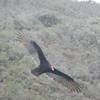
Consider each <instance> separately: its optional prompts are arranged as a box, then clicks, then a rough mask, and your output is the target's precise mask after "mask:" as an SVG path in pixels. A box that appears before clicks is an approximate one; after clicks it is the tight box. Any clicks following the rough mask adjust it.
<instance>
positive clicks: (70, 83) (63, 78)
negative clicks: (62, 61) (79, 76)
mask: <svg viewBox="0 0 100 100" xmlns="http://www.w3.org/2000/svg"><path fill="white" fill-rule="evenodd" d="M46 74H47V75H48V76H50V77H51V78H53V79H54V80H55V81H57V82H58V83H60V84H62V85H63V86H65V87H67V88H68V89H69V90H71V91H74V92H75V91H76V92H81V86H80V85H79V84H78V83H77V82H76V81H75V80H74V79H73V78H71V77H70V76H68V75H67V74H64V73H62V72H60V71H59V70H57V69H55V71H50V72H47V73H46Z"/></svg>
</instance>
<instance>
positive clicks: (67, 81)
mask: <svg viewBox="0 0 100 100" xmlns="http://www.w3.org/2000/svg"><path fill="white" fill-rule="evenodd" d="M19 36H20V37H19V38H20V40H21V42H23V44H24V45H25V46H26V47H27V49H28V51H29V53H30V54H33V53H34V50H33V49H34V48H35V49H36V51H37V54H38V57H39V60H40V65H39V67H37V68H35V69H33V70H31V73H32V74H33V75H35V76H39V75H41V74H43V73H46V74H47V75H48V76H50V77H52V78H53V79H54V80H55V81H57V82H59V83H61V84H62V85H63V86H65V87H67V88H68V89H70V90H71V91H74V92H75V91H76V92H81V87H80V85H79V84H78V83H77V82H76V81H75V80H74V79H73V78H71V77H70V76H69V75H67V74H65V73H63V72H61V71H59V70H58V69H56V68H55V67H54V66H53V65H51V64H50V63H49V61H48V60H47V58H46V57H45V55H44V53H43V51H42V50H41V48H40V47H39V45H38V44H37V43H36V42H35V41H33V40H27V39H26V38H25V37H24V34H22V33H21V34H20V35H19Z"/></svg>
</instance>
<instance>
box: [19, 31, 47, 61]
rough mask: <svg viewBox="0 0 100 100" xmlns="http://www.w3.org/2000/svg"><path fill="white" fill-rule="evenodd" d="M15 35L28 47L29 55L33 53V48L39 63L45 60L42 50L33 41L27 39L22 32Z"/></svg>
mask: <svg viewBox="0 0 100 100" xmlns="http://www.w3.org/2000/svg"><path fill="white" fill-rule="evenodd" d="M17 36H18V37H17V38H18V39H19V41H21V42H22V43H23V44H24V46H25V47H26V48H27V49H28V51H29V53H30V54H31V55H33V54H34V49H36V51H37V54H38V57H39V60H40V63H42V62H43V61H47V60H46V57H45V56H44V53H43V51H42V50H41V48H40V47H39V45H38V44H37V43H36V42H35V41H33V40H30V39H28V38H27V36H25V34H24V33H18V34H17Z"/></svg>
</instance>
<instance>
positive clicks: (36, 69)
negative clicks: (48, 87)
mask: <svg viewBox="0 0 100 100" xmlns="http://www.w3.org/2000/svg"><path fill="white" fill-rule="evenodd" d="M31 73H32V74H33V75H35V76H39V75H41V74H43V72H42V71H41V70H40V67H38V68H35V69H32V70H31Z"/></svg>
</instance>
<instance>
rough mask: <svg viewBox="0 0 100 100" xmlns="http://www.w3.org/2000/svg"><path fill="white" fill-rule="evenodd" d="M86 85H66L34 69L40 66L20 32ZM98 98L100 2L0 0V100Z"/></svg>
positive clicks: (80, 99)
mask: <svg viewBox="0 0 100 100" xmlns="http://www.w3.org/2000/svg"><path fill="white" fill-rule="evenodd" d="M19 32H23V33H25V35H26V37H27V38H29V39H30V40H34V41H36V42H37V43H38V44H39V45H40V46H41V48H42V50H43V51H44V53H45V55H46V57H47V58H48V60H49V61H50V63H51V64H53V65H55V67H56V68H57V69H59V70H61V71H62V72H64V73H66V74H68V75H70V76H71V77H72V78H74V79H75V80H76V81H77V82H79V83H80V84H81V85H82V86H84V89H83V91H82V93H79V94H77V93H70V92H69V91H68V89H67V88H66V87H64V86H62V85H61V84H59V83H57V82H55V81H54V80H52V78H50V77H49V76H47V75H46V74H43V75H41V76H39V77H36V76H34V75H32V74H31V69H33V68H36V67H37V66H38V64H39V62H38V59H37V57H36V55H35V53H34V55H33V56H31V55H30V54H29V53H28V51H27V49H26V48H25V47H24V46H23V44H22V43H21V42H19V41H18V40H17V33H19ZM40 99H41V100H100V5H99V4H96V3H94V4H91V3H88V2H80V3H78V2H72V1H70V0H0V100H40Z"/></svg>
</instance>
